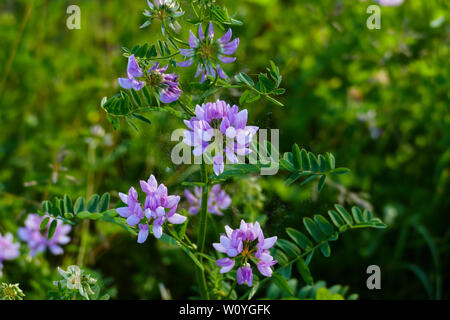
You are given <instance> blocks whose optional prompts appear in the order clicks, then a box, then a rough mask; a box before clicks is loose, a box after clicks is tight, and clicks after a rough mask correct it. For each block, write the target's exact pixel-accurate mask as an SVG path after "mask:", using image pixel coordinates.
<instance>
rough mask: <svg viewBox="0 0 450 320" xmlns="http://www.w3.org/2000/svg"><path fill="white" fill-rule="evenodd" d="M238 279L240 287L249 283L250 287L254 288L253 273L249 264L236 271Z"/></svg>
mask: <svg viewBox="0 0 450 320" xmlns="http://www.w3.org/2000/svg"><path fill="white" fill-rule="evenodd" d="M236 278H237V283H238V285H241V284H243V283H247V285H248V286H249V287H251V286H252V281H253V272H252V269H251V268H250V265H249V264H248V263H246V264H245V265H244V266H242V267H240V268H239V269H238V270H237V271H236Z"/></svg>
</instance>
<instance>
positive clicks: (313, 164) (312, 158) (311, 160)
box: [308, 152, 320, 172]
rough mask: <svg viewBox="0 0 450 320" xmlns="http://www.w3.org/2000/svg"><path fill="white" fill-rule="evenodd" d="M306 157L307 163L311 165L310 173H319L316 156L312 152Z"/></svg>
mask: <svg viewBox="0 0 450 320" xmlns="http://www.w3.org/2000/svg"><path fill="white" fill-rule="evenodd" d="M308 157H309V163H310V165H311V171H312V172H320V167H319V161H318V160H317V158H316V156H315V155H314V154H313V153H312V152H309V153H308Z"/></svg>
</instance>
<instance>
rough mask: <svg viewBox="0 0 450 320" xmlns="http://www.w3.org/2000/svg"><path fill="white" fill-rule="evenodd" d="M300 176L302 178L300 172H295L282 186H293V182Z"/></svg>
mask: <svg viewBox="0 0 450 320" xmlns="http://www.w3.org/2000/svg"><path fill="white" fill-rule="evenodd" d="M301 176H302V172H300V171H296V172H294V173H292V174H291V175H290V176H289V177H288V178H287V179H286V180H285V181H284V184H285V185H286V186H289V185H291V184H293V183H294V182H295V181H297V180H298V179H299V178H300V177H301Z"/></svg>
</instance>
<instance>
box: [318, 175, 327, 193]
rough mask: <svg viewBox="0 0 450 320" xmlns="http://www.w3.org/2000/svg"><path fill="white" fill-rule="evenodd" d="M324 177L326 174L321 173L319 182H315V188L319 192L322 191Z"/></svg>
mask: <svg viewBox="0 0 450 320" xmlns="http://www.w3.org/2000/svg"><path fill="white" fill-rule="evenodd" d="M326 178H327V176H326V175H323V176H321V177H320V179H319V183H318V184H317V190H319V192H320V191H322V189H323V186H324V185H325V180H326Z"/></svg>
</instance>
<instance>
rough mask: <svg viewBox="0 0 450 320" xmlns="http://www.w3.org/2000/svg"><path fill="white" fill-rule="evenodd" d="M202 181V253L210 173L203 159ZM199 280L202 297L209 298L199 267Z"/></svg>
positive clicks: (203, 274) (200, 228) (199, 237)
mask: <svg viewBox="0 0 450 320" xmlns="http://www.w3.org/2000/svg"><path fill="white" fill-rule="evenodd" d="M201 174H202V182H204V183H205V186H204V187H202V204H201V209H200V226H199V232H198V239H197V247H198V250H199V252H200V253H204V250H205V238H206V226H207V213H208V212H207V211H208V185H207V184H208V174H207V171H206V164H205V162H204V160H202V164H201ZM199 260H200V263H203V257H202V256H199ZM197 281H198V284H199V289H200V295H201V297H202V299H206V300H209V294H208V288H207V285H206V278H205V273H204V272H203V271H202V270H200V269H199V268H197Z"/></svg>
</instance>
